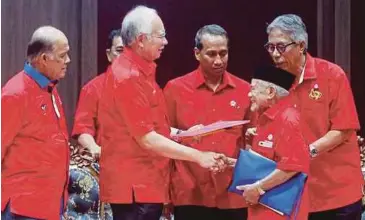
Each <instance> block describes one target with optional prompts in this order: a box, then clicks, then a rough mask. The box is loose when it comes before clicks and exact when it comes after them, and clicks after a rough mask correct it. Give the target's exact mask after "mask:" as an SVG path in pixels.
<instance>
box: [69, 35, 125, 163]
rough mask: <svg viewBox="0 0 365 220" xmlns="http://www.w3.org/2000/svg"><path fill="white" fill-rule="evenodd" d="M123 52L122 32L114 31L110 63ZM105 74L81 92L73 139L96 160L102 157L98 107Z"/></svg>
mask: <svg viewBox="0 0 365 220" xmlns="http://www.w3.org/2000/svg"><path fill="white" fill-rule="evenodd" d="M122 51H123V42H122V37H121V36H120V30H113V31H112V32H110V34H109V38H108V45H107V49H106V55H107V57H108V60H109V62H110V63H111V62H113V60H114V59H115V58H117V57H118V56H119V55H120V53H121V52H122ZM104 80H105V73H102V74H100V75H98V76H97V77H95V78H94V79H92V80H91V81H90V82H88V83H87V84H86V85H85V86H84V87H83V88H82V89H81V92H80V98H79V103H78V106H77V110H76V114H75V122H74V127H73V130H72V137H75V138H77V140H78V142H79V143H80V144H81V146H83V147H85V148H87V149H89V151H90V153H91V154H92V155H93V157H94V158H95V159H97V160H98V159H99V156H100V144H99V139H100V136H99V135H100V132H99V128H100V124H99V120H98V117H97V114H98V105H99V100H100V98H101V93H102V90H103V86H104Z"/></svg>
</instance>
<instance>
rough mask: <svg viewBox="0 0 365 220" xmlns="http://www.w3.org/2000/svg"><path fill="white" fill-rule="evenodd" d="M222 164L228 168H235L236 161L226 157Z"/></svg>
mask: <svg viewBox="0 0 365 220" xmlns="http://www.w3.org/2000/svg"><path fill="white" fill-rule="evenodd" d="M224 163H225V164H226V165H227V166H228V167H235V166H236V163H237V159H235V158H232V157H226V158H225V160H224Z"/></svg>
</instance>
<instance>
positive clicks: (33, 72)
mask: <svg viewBox="0 0 365 220" xmlns="http://www.w3.org/2000/svg"><path fill="white" fill-rule="evenodd" d="M24 71H25V73H27V74H28V75H29V76H30V78H32V79H33V80H34V81H35V82H36V83H37V84H38V85H39V86H40V87H41V88H42V89H44V88H46V87H47V86H48V85H49V84H51V83H53V84H56V83H57V81H54V82H51V81H50V80H49V79H48V78H47V77H45V76H44V75H43V74H42V73H41V72H39V71H38V70H37V69H35V68H34V67H32V65H30V63H28V62H26V63H25V64H24Z"/></svg>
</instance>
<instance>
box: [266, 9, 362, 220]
mask: <svg viewBox="0 0 365 220" xmlns="http://www.w3.org/2000/svg"><path fill="white" fill-rule="evenodd" d="M267 34H268V42H267V44H266V45H265V48H266V49H267V51H268V52H269V54H270V56H271V58H272V60H273V62H274V64H275V65H276V67H278V68H281V69H283V70H286V71H288V72H290V73H291V74H293V75H295V76H296V80H295V82H294V83H293V85H292V88H291V95H292V96H294V97H295V98H296V102H297V104H298V108H299V109H300V114H301V128H302V132H303V135H304V138H305V139H306V142H307V144H308V145H309V149H308V152H310V155H311V157H312V160H311V164H310V176H309V179H308V181H309V194H310V205H311V207H310V212H311V213H310V216H309V219H310V220H316V219H338V220H339V219H341V220H345V219H346V220H347V219H349V220H350V219H351V220H352V219H360V218H361V197H362V185H363V178H362V174H361V171H360V153H359V147H358V144H357V140H356V130H358V129H359V128H360V125H359V121H358V116H357V112H356V107H355V103H354V99H353V95H352V91H351V87H350V83H349V81H348V79H347V77H346V74H345V72H344V71H343V70H342V69H341V68H340V67H339V66H338V65H336V64H333V63H331V62H328V61H326V60H323V59H319V58H315V57H312V56H311V55H310V54H309V53H308V52H307V48H308V34H307V31H306V27H305V24H304V23H303V21H302V19H301V18H300V17H299V16H297V15H293V14H286V15H281V16H279V17H277V18H275V19H274V21H272V22H271V23H270V24H269V25H268V27H267Z"/></svg>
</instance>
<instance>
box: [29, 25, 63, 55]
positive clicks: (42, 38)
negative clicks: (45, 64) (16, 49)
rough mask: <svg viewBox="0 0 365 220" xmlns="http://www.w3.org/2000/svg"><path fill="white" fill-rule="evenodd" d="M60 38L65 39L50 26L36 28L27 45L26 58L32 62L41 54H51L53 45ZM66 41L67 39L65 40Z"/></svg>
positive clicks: (60, 32) (58, 31)
mask: <svg viewBox="0 0 365 220" xmlns="http://www.w3.org/2000/svg"><path fill="white" fill-rule="evenodd" d="M60 37H62V38H63V37H64V38H66V36H65V35H64V33H62V31H60V30H58V29H57V28H54V27H52V26H42V27H39V28H37V29H36V30H35V31H34V33H33V35H32V38H31V39H30V41H29V43H28V48H27V58H28V61H32V60H33V59H35V58H36V57H37V56H39V55H41V54H43V53H49V54H50V53H51V52H53V50H54V45H55V43H56V42H57V40H59V39H60ZM66 39H67V38H66Z"/></svg>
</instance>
